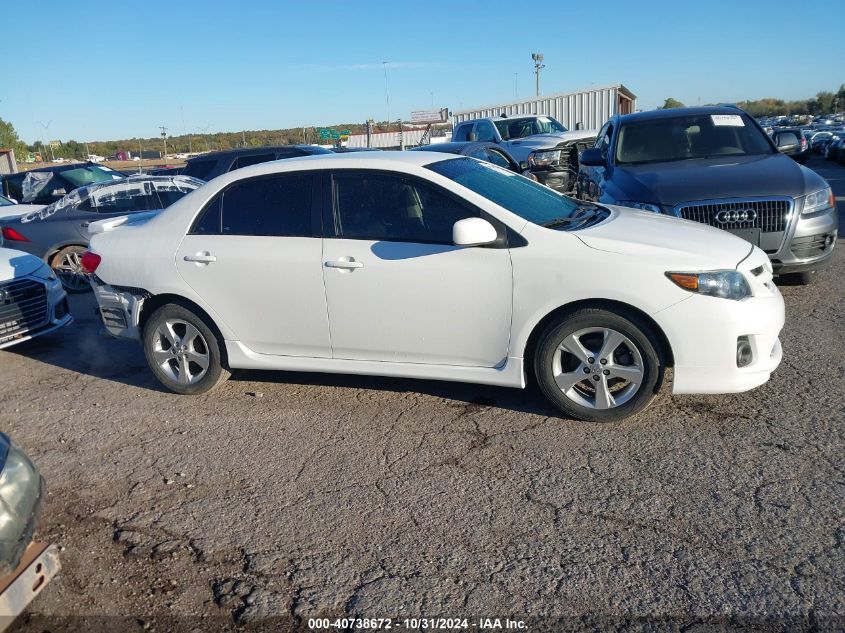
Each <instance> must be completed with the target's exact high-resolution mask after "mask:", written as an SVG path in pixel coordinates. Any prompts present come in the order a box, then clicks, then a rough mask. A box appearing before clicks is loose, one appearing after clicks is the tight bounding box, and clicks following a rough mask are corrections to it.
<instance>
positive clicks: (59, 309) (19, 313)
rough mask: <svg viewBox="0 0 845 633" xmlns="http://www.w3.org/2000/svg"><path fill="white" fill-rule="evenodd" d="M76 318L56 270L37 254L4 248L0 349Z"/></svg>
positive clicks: (1, 256)
mask: <svg viewBox="0 0 845 633" xmlns="http://www.w3.org/2000/svg"><path fill="white" fill-rule="evenodd" d="M71 321H73V317H72V316H71V315H70V308H69V307H68V302H67V294H65V291H64V289H62V282H61V281H59V280H58V278H57V277H56V274H55V273H54V272H53V269H52V268H50V267H49V266H48V265H47V264H45V263H44V262H43V261H41V259H39V258H38V257H36V256H35V255H30V254H29V253H24V252H22V251H16V250H13V249H11V248H0V349H3V348H5V347H9V346H11V345H15V344H16V343H21V342H23V341H26V340H29V339H31V338H33V337H36V336H40V335H42V334H48V333H50V332H53V331H55V330H58V329H59V328H61V327H64V326H66V325H69V324H70V322H71Z"/></svg>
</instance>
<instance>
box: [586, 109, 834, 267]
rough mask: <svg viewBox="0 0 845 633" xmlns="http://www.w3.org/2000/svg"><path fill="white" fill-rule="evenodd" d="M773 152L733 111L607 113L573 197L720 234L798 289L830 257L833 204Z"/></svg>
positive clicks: (802, 170)
mask: <svg viewBox="0 0 845 633" xmlns="http://www.w3.org/2000/svg"><path fill="white" fill-rule="evenodd" d="M792 136H793V135H783V136H782V137H780V139H779V140H781V141H782V144H788V145H794V141H795V139H794V138H791V137H792ZM778 146H779V145H776V144H775V142H774V141H773V140H772V139H770V138H769V137H768V135H767V134H766V133H765V132H764V131H763V130H762V128H760V126H759V125H758V123H757V122H756V121H755V120H754V119H752V118H751V117H750V116H748V115H747V114H746V113H745V112H743V111H742V110H739V109H737V108H734V107H719V106H712V107H699V108H677V109H669V110H655V111H652V112H638V113H636V114H627V115H623V116H618V115H617V116H615V117H613V118H611V119H610V120H609V121H608V122H607V123H605V125H604V127H602V129H601V131H600V132H599V136H598V140H597V141H596V145H595V147H593V148H590V149H587V150H584V152H583V153H582V154H581V161H580V165H581V166H580V169H579V173H578V185H577V195H578V197H580V198H582V199H584V200H594V201H597V202H601V203H605V204H615V205H619V206H625V207H634V208H637V209H642V210H645V211H652V212H654V213H665V214H667V215H674V216H676V217H679V218H684V219H687V220H693V221H695V222H702V223H704V224H709V225H710V226H715V227H718V228H721V229H724V230H726V231H729V232H731V233H734V234H736V235H739V236H740V237H742V238H744V239H746V240H748V241H749V242H751V243H752V244H755V245H756V246H759V247H760V248H762V249H763V250H764V251H766V253H767V254H768V255H769V258H770V259H771V261H772V265H773V268H774V270H775V273H776V274H780V275H785V274H790V273H795V274H796V276H797V279H798V281H800V282H801V283H808V282H809V281H811V280H812V278H813V276H814V273H815V272H816V270H817V269H818V268H820V267H821V266H822V265H824V264H825V263H827V261H828V260H829V259H830V257H831V256H832V255H833V247H834V244H835V242H836V233H837V229H838V216H837V213H836V203H835V199H834V197H833V192H832V190H831V188H830V186H829V185H828V184H827V182H826V181H825V180H824V179H823V178H822V177H821V176H819V175H818V174H817V173H815V172H814V171H812V170H810V169H807V168H806V167H804V166H802V165H799V164H797V163H796V162H795V161H794V160H792V159H791V158H789V157H788V156H785V155H784V154H782V153H781V152H780V151H778Z"/></svg>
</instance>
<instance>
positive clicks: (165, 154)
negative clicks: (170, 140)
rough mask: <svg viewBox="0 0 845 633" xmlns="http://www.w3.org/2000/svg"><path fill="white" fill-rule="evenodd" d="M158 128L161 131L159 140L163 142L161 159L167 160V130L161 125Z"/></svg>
mask: <svg viewBox="0 0 845 633" xmlns="http://www.w3.org/2000/svg"><path fill="white" fill-rule="evenodd" d="M158 128H159V129H160V130H161V138H162V140H163V141H164V156H162V158H163V159H164V160H167V128H166V127H164V126H163V125H159V126H158Z"/></svg>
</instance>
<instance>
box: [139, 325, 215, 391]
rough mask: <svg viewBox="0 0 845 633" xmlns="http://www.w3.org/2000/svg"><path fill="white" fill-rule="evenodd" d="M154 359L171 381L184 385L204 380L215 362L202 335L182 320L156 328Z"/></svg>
mask: <svg viewBox="0 0 845 633" xmlns="http://www.w3.org/2000/svg"><path fill="white" fill-rule="evenodd" d="M152 357H153V359H154V361H155V363H156V364H157V365H158V366H159V367H160V368H161V370H162V371H163V372H164V373H165V375H166V376H167V377H168V378H170V379H171V380H174V381H175V382H177V383H179V384H181V385H193V384H195V383H197V382H199V381H200V380H202V378H203V376H205V374H206V372H207V371H208V367H209V363H210V360H211V359H210V355H209V351H208V343H207V342H206V340H205V338H204V337H203V335H202V333H201V332H200V331H199V330H198V329H197V328H196V327H194V326H193V325H191V324H190V323H188V322H187V321H183V320H181V319H166V320H164V321H162V323H161V324H160V325H159V326H158V327H157V328H156V330H155V337H154V340H153V349H152Z"/></svg>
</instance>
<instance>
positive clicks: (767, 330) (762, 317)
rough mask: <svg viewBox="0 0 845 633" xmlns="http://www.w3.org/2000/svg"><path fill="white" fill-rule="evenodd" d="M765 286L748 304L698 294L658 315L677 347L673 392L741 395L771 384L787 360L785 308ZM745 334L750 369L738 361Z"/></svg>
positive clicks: (777, 294) (773, 290) (674, 349)
mask: <svg viewBox="0 0 845 633" xmlns="http://www.w3.org/2000/svg"><path fill="white" fill-rule="evenodd" d="M761 256H762V254H761ZM765 288H766V289H765V290H761V291H760V292H759V294H755V296H753V297H749V298H748V299H744V300H743V301H731V300H728V299H719V298H716V297H707V296H702V295H692V296H691V297H689V298H688V299H685V300H684V301H681V302H680V303H677V304H675V305H673V306H670V307H669V308H666V309H665V310H662V311H660V312H658V313H656V314H654V315H652V316H653V317H654V318H655V320H656V321H657V323H658V325H659V326H660V327H661V328H662V329H663V332H664V333H665V334H666V336H667V338H668V339H669V344H670V346H671V347H672V354H673V356H674V361H675V366H674V382H673V384H672V392H673V393H676V394H681V393H736V392H740V391H748V390H749V389H753V388H754V387H758V386H760V385H762V384H763V383H765V382H766V381H768V379H769V376H770V375H771V373H772V372H773V371H774V370H775V369H776V368H777V367H778V365H779V364H780V362H781V359H782V357H783V351H782V349H781V345H780V340H779V339H778V335H779V334H780V331H781V329H782V328H783V324H784V304H783V297H782V296H781V294H780V291H778V289H777V287H776V286H775V285H774V284H773V283H771V282H769V283H767V284H766V285H765ZM756 292H757V289H756V288H755V293H756ZM741 336H747V337H748V340H749V342H750V343H751V348H752V353H753V359H752V362H751V363H750V364H749V365H747V366H745V367H737V363H736V350H737V339H738V338H739V337H741Z"/></svg>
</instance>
